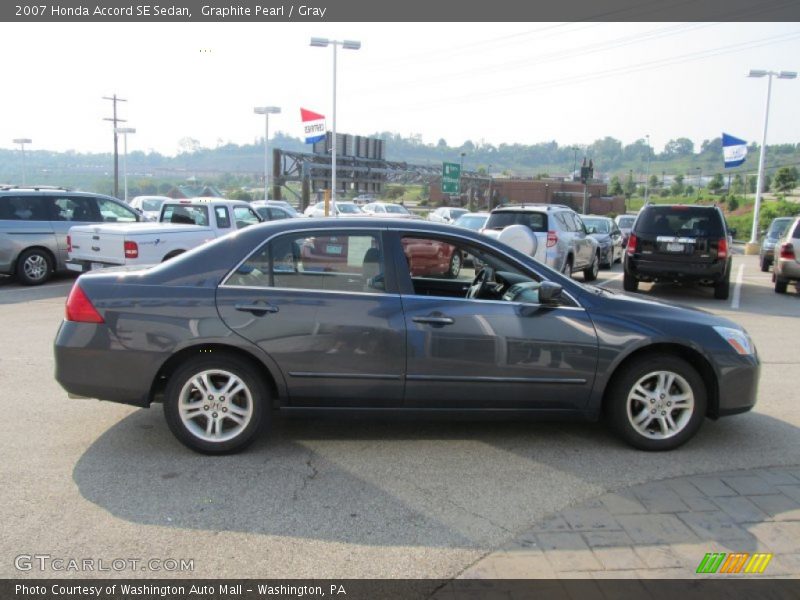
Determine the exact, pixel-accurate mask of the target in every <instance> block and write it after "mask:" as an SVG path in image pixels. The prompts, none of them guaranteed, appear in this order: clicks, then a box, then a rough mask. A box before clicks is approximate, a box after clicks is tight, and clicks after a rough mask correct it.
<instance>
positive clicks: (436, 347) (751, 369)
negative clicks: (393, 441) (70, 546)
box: [54, 218, 759, 453]
mask: <svg viewBox="0 0 800 600" xmlns="http://www.w3.org/2000/svg"><path fill="white" fill-rule="evenodd" d="M310 236H311V237H314V238H315V240H316V241H317V244H318V245H322V247H325V246H326V245H327V244H333V243H334V242H333V239H332V238H336V239H337V240H338V241H337V242H336V243H337V244H338V243H339V241H340V240H341V239H342V238H347V248H348V252H347V258H346V260H344V261H342V262H340V263H338V264H337V265H331V264H330V263H325V260H324V259H323V260H322V261H320V262H318V261H317V259H316V258H315V257H303V256H301V255H300V254H299V253H298V252H297V249H298V248H299V246H301V245H303V244H304V243H306V240H307V239H308V238H309V237H310ZM404 240H405V242H404ZM417 242H422V243H426V244H428V243H429V244H431V245H434V244H447V245H450V246H454V247H455V248H456V249H457V251H460V252H467V253H469V254H471V255H473V256H476V257H478V258H480V262H481V264H482V265H484V266H483V268H482V269H481V270H480V271H479V272H478V273H477V275H473V274H472V273H462V274H460V275H459V277H457V278H455V279H450V280H448V279H442V278H439V277H425V276H413V275H412V274H411V273H410V272H409V261H408V259H407V255H406V251H405V250H404V248H408V247H409V246H414V245H416V243H417ZM342 246H343V247H344V244H342ZM54 351H55V375H56V379H57V381H58V382H59V383H60V384H61V385H62V386H63V387H64V389H65V390H66V391H67V392H68V393H69V394H70V395H71V396H73V397H75V396H83V397H93V398H99V399H102V400H110V401H113V402H121V403H126V404H131V405H134V406H140V407H148V406H150V405H151V404H152V403H153V402H163V404H164V413H165V417H166V420H167V423H168V425H169V427H170V429H171V430H172V432H173V433H174V434H175V436H176V437H177V438H178V439H179V440H180V441H181V442H182V443H183V444H185V445H187V446H188V447H190V448H192V449H194V450H197V451H200V452H206V453H224V452H232V451H237V450H240V449H242V448H244V447H245V446H246V445H247V444H248V443H250V442H252V441H253V440H254V439H255V437H256V436H257V435H258V433H259V430H260V429H261V427H262V426H263V425H264V424H265V423H266V422H267V421H268V420H269V419H270V413H271V412H272V411H273V410H278V411H286V412H290V411H292V410H295V409H302V410H304V411H313V410H321V411H337V410H341V411H343V412H352V411H353V410H355V409H362V410H365V411H369V410H379V411H380V414H390V413H391V412H393V411H395V412H406V413H407V412H414V411H420V412H422V414H429V412H430V411H431V410H436V411H450V412H451V413H455V412H460V411H463V412H466V413H469V414H470V415H474V414H476V413H479V412H483V413H485V414H494V415H506V416H513V417H514V418H520V417H522V416H524V415H532V414H545V415H548V416H553V415H561V416H562V417H575V418H579V419H597V418H599V417H600V416H601V415H605V416H606V417H607V418H608V420H609V422H610V424H611V425H612V426H613V428H614V429H615V430H616V431H617V432H618V433H619V434H620V436H621V437H622V438H623V439H624V440H626V441H627V442H628V443H630V444H631V445H633V446H635V447H637V448H641V449H645V450H669V449H673V448H676V447H678V446H680V445H681V444H683V443H684V442H686V441H687V440H689V439H690V438H691V437H692V436H694V435H695V433H696V432H697V431H698V429H699V428H700V426H701V424H702V422H703V421H704V419H705V417H710V418H713V419H716V418H717V417H720V416H725V415H732V414H736V413H741V412H745V411H748V410H750V409H751V408H752V407H753V405H754V404H755V401H756V395H757V384H758V376H759V359H758V356H757V354H756V351H755V348H754V346H753V343H752V341H751V340H750V338H749V336H748V335H747V333H746V332H745V331H744V329H742V328H741V327H740V326H739V325H737V324H736V323H733V322H732V321H729V320H727V319H725V318H723V317H720V316H716V315H713V314H709V313H707V312H701V311H697V310H693V309H690V308H685V307H681V306H676V305H669V304H661V303H658V302H654V301H642V300H641V299H639V298H637V297H634V296H629V295H625V294H614V293H611V292H609V291H607V290H604V289H601V288H597V287H594V286H586V285H584V284H581V283H579V282H576V281H573V280H571V279H570V278H568V277H565V276H563V275H562V274H560V273H558V272H556V271H553V270H551V269H548V268H546V267H544V266H543V265H542V264H541V263H539V262H538V261H536V260H533V259H532V258H531V257H529V256H527V255H525V254H522V253H520V252H517V251H516V250H514V249H513V248H511V247H509V246H507V245H505V244H502V243H499V242H497V241H495V240H493V239H491V238H488V237H485V236H482V235H479V234H476V233H474V232H471V231H469V230H466V229H459V228H455V227H447V226H443V225H440V224H435V223H424V222H412V221H388V220H384V219H371V218H366V219H340V220H339V221H338V222H335V223H334V222H332V221H330V220H322V219H320V220H316V221H303V222H301V221H298V220H296V219H285V220H282V221H275V222H271V223H263V224H260V225H256V226H253V227H248V228H247V229H244V230H242V231H239V232H237V233H236V234H235V235H227V236H224V237H222V238H220V239H217V240H215V241H213V242H211V243H209V244H206V245H204V246H201V247H199V248H196V249H194V250H192V251H190V252H187V253H186V254H184V255H183V256H180V257H178V258H176V259H174V260H172V261H169V262H166V263H163V264H161V265H158V266H157V267H154V268H151V269H148V270H144V271H137V272H102V271H100V272H96V273H89V274H85V275H82V276H81V277H80V278H79V279H78V280H77V281H76V283H75V285H74V286H73V288H72V291H71V292H70V294H69V298H68V300H67V304H66V317H65V319H64V321H63V322H62V324H61V326H60V328H59V330H58V333H57V335H56V339H55V345H54Z"/></svg>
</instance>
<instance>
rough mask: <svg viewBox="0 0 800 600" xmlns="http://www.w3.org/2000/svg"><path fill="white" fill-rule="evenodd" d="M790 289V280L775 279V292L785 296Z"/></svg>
mask: <svg viewBox="0 0 800 600" xmlns="http://www.w3.org/2000/svg"><path fill="white" fill-rule="evenodd" d="M788 288H789V280H788V279H781V278H780V277H775V292H776V293H778V294H785V293H786V290H787V289H788Z"/></svg>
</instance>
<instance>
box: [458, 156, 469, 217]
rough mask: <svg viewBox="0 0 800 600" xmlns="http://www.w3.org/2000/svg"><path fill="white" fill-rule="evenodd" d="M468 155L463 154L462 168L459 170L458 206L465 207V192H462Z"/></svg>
mask: <svg viewBox="0 0 800 600" xmlns="http://www.w3.org/2000/svg"><path fill="white" fill-rule="evenodd" d="M466 155H467V153H466V152H462V153H461V166H460V167H459V169H458V205H459V206H462V205H463V195H464V192H462V191H461V188H462V187H463V184H462V182H463V180H464V157H465V156H466Z"/></svg>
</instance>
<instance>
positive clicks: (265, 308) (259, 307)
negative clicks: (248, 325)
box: [234, 304, 280, 317]
mask: <svg viewBox="0 0 800 600" xmlns="http://www.w3.org/2000/svg"><path fill="white" fill-rule="evenodd" d="M234 308H235V309H236V310H240V311H242V312H249V313H253V314H254V315H256V316H257V317H261V316H263V315H265V314H267V313H276V312H278V310H280V309H279V308H278V307H277V306H272V305H271V304H235V305H234Z"/></svg>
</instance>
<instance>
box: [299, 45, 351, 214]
mask: <svg viewBox="0 0 800 600" xmlns="http://www.w3.org/2000/svg"><path fill="white" fill-rule="evenodd" d="M311 45H312V46H317V47H320V48H325V47H327V46H328V45H331V46H333V118H332V121H333V123H332V127H331V129H332V130H333V131H332V138H333V139H331V206H332V207H333V214H334V216H337V217H338V216H339V215H338V214H337V211H336V151H337V149H336V47H337V46H341V47H342V48H344V49H345V50H359V49H360V48H361V42H359V41H354V40H343V41H338V40H329V39H327V38H311Z"/></svg>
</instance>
